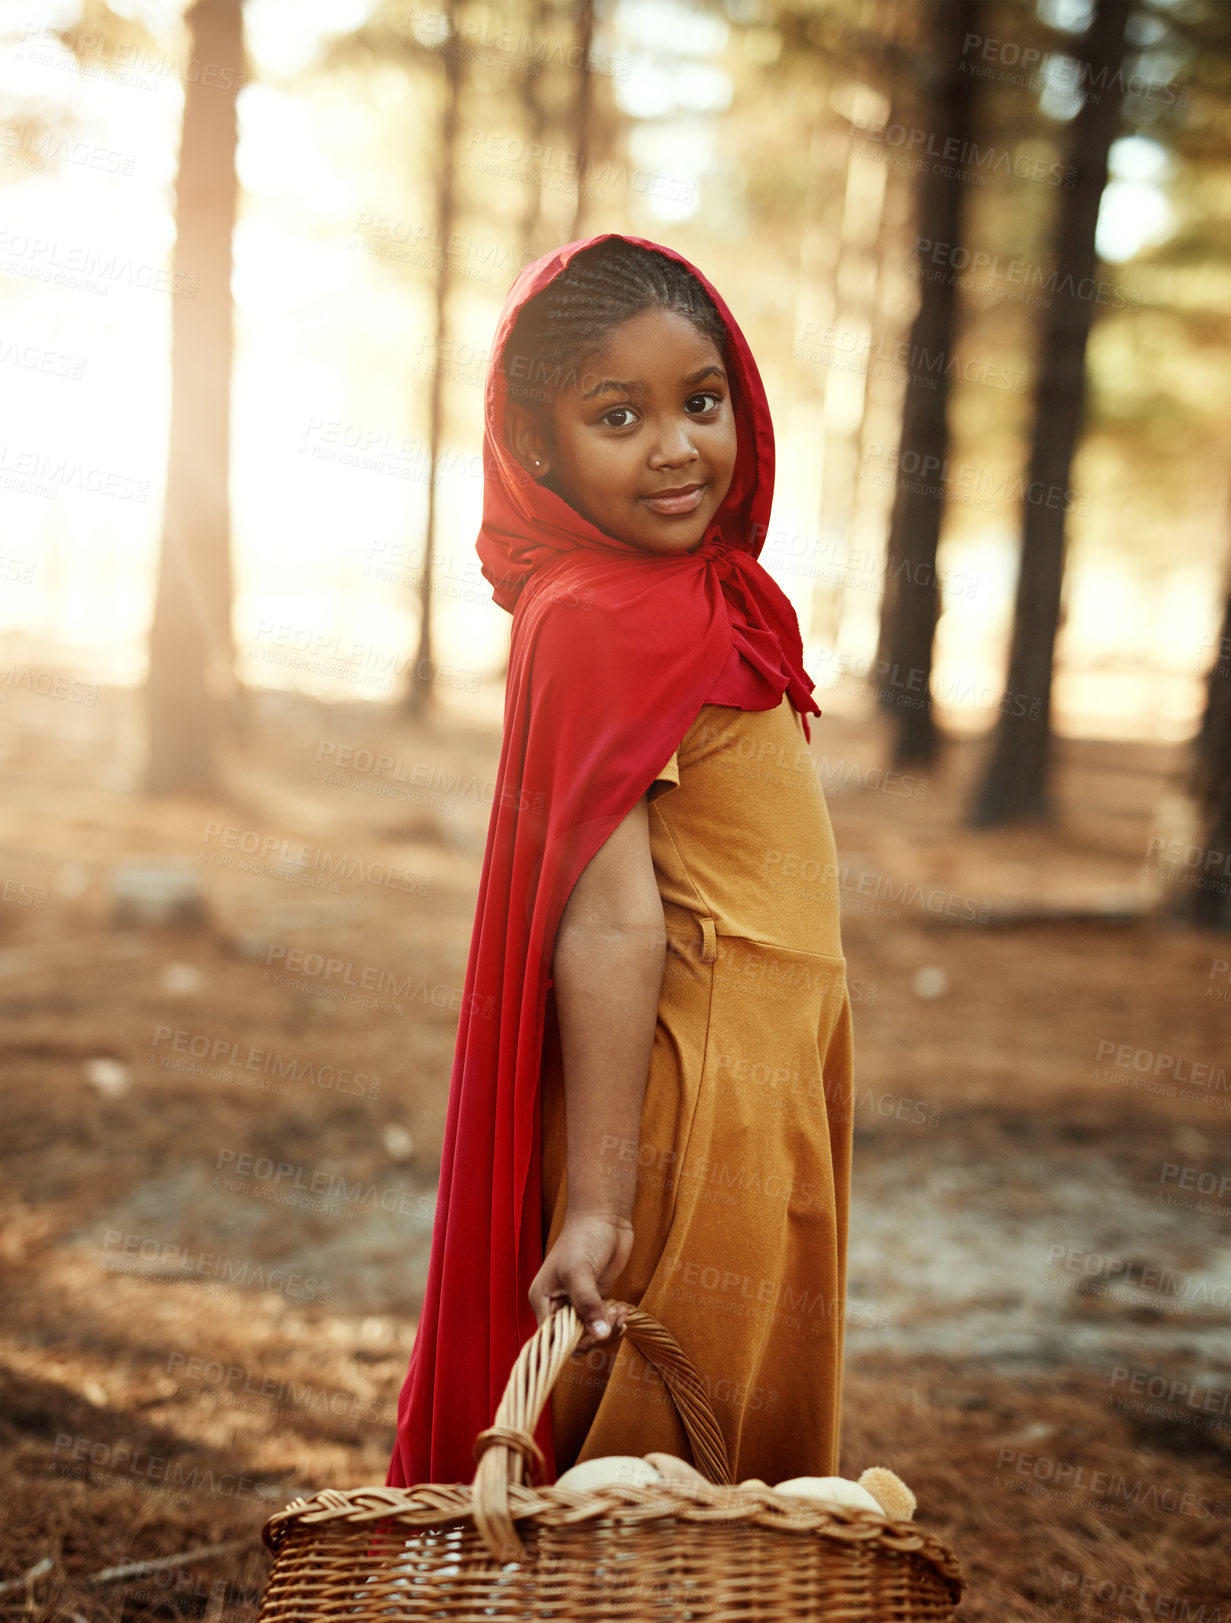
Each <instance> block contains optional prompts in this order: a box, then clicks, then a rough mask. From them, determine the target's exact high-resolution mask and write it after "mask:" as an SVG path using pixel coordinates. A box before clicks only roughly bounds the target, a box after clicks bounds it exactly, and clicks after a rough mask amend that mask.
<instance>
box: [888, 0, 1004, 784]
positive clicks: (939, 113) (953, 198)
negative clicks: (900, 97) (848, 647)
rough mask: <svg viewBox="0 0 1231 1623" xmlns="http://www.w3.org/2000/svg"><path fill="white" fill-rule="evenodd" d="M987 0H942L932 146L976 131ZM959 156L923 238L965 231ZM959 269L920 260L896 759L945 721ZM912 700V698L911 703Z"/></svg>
mask: <svg viewBox="0 0 1231 1623" xmlns="http://www.w3.org/2000/svg"><path fill="white" fill-rule="evenodd" d="M979 11H980V0H935V3H934V7H933V11H932V21H931V31H930V32H931V38H930V43H929V47H928V64H929V91H930V93H929V95H928V98H927V105H926V108H925V111H924V113H923V117H922V120H921V122H922V123H923V124H924V125H925V127H926V129H927V132H928V136H929V141H928V143H927V147H928V151H929V152H936V153H943V152H944V151H945V150H946V146H945V143H946V142H949V141H952V142H954V143H957V144H956V145H955V146H952V147H949V148H948V150H949V151H957V152H958V153H961V152H963V151H964V150H965V148H966V143H967V142H968V141H969V140H970V133H971V115H972V109H973V102H974V95H975V89H974V87H975V83H976V81H975V79H974V77H973V76H972V75H971V74H969V73H963V72H962V71H961V69H962V43H963V41H964V40H965V38H966V36H967V35H968V34H971V33H977V32H978V27H979ZM960 167H961V166H960V163H958V164H951V163H945V162H941V161H938V162H929V163H928V165H927V167H926V168H925V169H924V172H923V175H922V178H921V179H920V182H919V207H918V226H917V230H916V237H917V239H919V240H922V241H927V242H929V243H952V244H957V243H960V242H961V240H962V199H963V181H962V179H961V176H960V174H958V175H953V174H951V173H949V171H950V170H952V169H955V168H957V169H959V170H960ZM956 309H957V287H956V282H955V279H954V277H953V276H951V275H944V276H939V277H935V278H929V277H928V276H926V275H924V274H923V265H922V263H921V264H920V276H919V308H918V311H917V312H916V315H915V319H914V322H913V324H912V326H911V330H910V354H909V359H908V361H907V383H906V397H905V401H904V404H903V408H902V432H901V435H900V438H899V443H898V472H897V483H896V489H895V491H894V499H893V513H892V516H891V518H890V521H889V541H888V545H887V548H886V554H885V593H884V599H883V604H882V609H881V638H880V647H879V649H878V651H877V661H876V669H875V674H876V680H877V683H878V687H879V692H880V703H881V705H882V707H883V708H884V709H885V710H887V711H888V712H889V713H890V714H892V715H893V717H894V719H895V728H894V745H893V764H894V765H895V766H896V767H901V766H905V765H907V764H909V763H912V762H916V761H924V762H926V761H931V760H932V759H933V758H934V757H935V754H936V749H937V736H936V724H935V721H934V720H933V717H932V700H931V694H930V693H929V686H930V681H931V673H932V643H933V641H934V639H935V634H936V621H937V618H938V614H939V605H938V593H937V589H936V549H937V546H938V545H939V541H940V523H941V515H942V511H943V505H944V504H943V500H942V498H941V497H940V496H937V495H933V494H931V492H932V490H933V489H935V488H939V487H941V486H943V483H944V466H945V459H946V456H947V454H948V446H949V432H948V405H949V371H948V358H949V354H950V352H951V350H952V348H953V340H954V332H955V327H956ZM903 701H907V702H903Z"/></svg>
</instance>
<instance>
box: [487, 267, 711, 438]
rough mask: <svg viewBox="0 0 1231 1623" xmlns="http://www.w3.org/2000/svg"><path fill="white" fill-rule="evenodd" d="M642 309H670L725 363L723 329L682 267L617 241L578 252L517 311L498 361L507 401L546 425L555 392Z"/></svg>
mask: <svg viewBox="0 0 1231 1623" xmlns="http://www.w3.org/2000/svg"><path fill="white" fill-rule="evenodd" d="M643 310H673V311H676V312H678V313H679V314H680V315H682V316H686V317H687V318H688V320H689V321H691V322H692V324H693V326H694V327H695V328H696V329H697V331H698V332H699V333H700V334H701V335H702V336H703V337H705V338H709V339H711V340H712V341H713V344H714V346H715V348H716V349H717V350H718V353H719V355H720V356H722V358H723V359H724V360H725V359H726V349H727V330H726V327H725V325H724V324H723V320H722V317H721V316H720V315H719V314H718V310H717V307H716V306H715V304H714V301H713V300H712V299H711V298H710V296H709V294H708V293H707V292H706V290H705V289H704V288H703V287H702V286H701V283H700V282H699V281H698V280H697V279H696V277H695V276H694V275H693V274H692V272H691V271H690V270H689V269H688V267H687V266H686V265H682V264H681V263H680V261H679V260H678V259H669V258H668V257H667V255H666V254H660V253H656V252H655V251H654V250H653V249H652V248H643V247H641V246H640V245H639V244H638V243H635V242H628V241H627V240H625V239H624V238H622V237H605V238H604V239H603V240H602V241H601V242H596V243H594V244H592V245H591V246H590V247H589V248H582V249H580V250H579V251H578V252H577V253H576V254H574V256H573V258H572V259H571V260H570V261H569V263H568V264H567V265H566V266H565V268H564V270H563V271H561V273H560V275H559V276H557V277H556V278H555V280H554V281H552V282H549V283H548V285H547V286H546V287H545V288H543V290H542V291H541V292H540V293H536V294H535V296H534V297H533V298H532V299H530V300H529V301H528V303H526V304H525V305H523V306H522V309H521V311H520V312H519V314H518V317H517V320H516V321H515V322H514V324H513V330H512V332H511V333H510V334H509V338H508V342H507V343H506V344H505V347H504V351H503V354H502V356H501V369H502V371H503V372H504V377H505V384H506V387H507V391H508V396H509V399H510V400H516V401H519V402H520V403H521V404H522V405H523V406H524V407H525V408H526V409H527V410H528V411H529V412H530V413H531V414H532V415H533V416H534V417H535V418H537V419H538V420H539V421H540V423H543V424H544V425H545V423H546V420H547V418H548V417H549V415H550V409H551V403H552V401H553V400H554V399H555V397H556V395H557V394H558V393H559V392H560V391H561V390H562V389H565V388H568V387H569V386H570V385H571V384H573V383H576V382H577V381H578V380H579V379H580V376H581V372H582V369H583V367H584V365H585V363H586V361H587V360H589V359H590V358H591V357H592V356H593V355H595V354H597V353H598V351H599V350H601V349H602V347H603V345H604V344H605V342H606V340H607V338H608V335H609V334H610V333H611V332H612V330H613V329H614V328H616V327H618V326H619V325H620V324H621V323H622V322H625V321H629V320H631V318H632V317H633V316H637V315H640V314H641V312H642V311H643Z"/></svg>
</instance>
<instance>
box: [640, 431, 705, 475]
mask: <svg viewBox="0 0 1231 1623" xmlns="http://www.w3.org/2000/svg"><path fill="white" fill-rule="evenodd" d="M696 456H697V448H696V446H695V445H694V444H693V443H692V438H691V436H690V435H689V433H688V427H687V424H685V423H677V424H674V425H673V426H671V427H667V428H663V429H662V430H661V431H660V432H659V434H658V436H657V438H656V439H655V441H654V447H653V449H652V450H651V452H650V458H649V460H650V466H651V467H652V468H664V467H666V468H674V467H678V466H680V465H681V464H682V463H685V462H694V461H695V460H696Z"/></svg>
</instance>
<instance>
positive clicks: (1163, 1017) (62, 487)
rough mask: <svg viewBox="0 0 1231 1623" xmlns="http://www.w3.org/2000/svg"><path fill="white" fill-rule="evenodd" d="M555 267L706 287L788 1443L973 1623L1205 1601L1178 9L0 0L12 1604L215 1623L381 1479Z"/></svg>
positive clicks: (1223, 791) (1213, 434)
mask: <svg viewBox="0 0 1231 1623" xmlns="http://www.w3.org/2000/svg"><path fill="white" fill-rule="evenodd" d="M605 230H611V231H623V232H628V233H631V234H633V235H637V236H641V237H646V238H649V239H651V240H657V241H662V242H665V243H668V244H670V245H671V246H672V247H674V248H676V249H678V250H679V251H681V252H682V253H684V254H685V255H686V256H688V257H689V258H690V259H691V260H693V261H694V262H695V263H696V264H697V265H699V266H700V267H701V268H702V269H703V270H704V271H705V273H706V274H707V276H709V278H710V280H711V281H712V282H714V283H715V285H716V286H718V288H719V289H720V291H721V292H722V293H723V296H724V298H725V299H726V301H727V303H728V304H729V305H730V307H731V308H732V310H733V312H734V313H735V315H736V318H737V319H738V320H739V322H740V324H741V326H742V327H743V330H744V332H745V333H746V335H747V336H748V339H749V342H750V344H751V347H752V350H753V353H754V354H755V356H756V357H757V361H758V364H759V366H760V368H761V371H762V374H763V376H764V378H765V381H766V387H767V390H768V393H769V398H770V403H771V407H772V410H773V413H774V421H775V428H776V434H777V444H778V473H777V483H776V493H775V506H774V517H773V523H772V525H771V530H770V534H769V535H768V536H767V537H766V541H765V546H764V550H763V552H762V561H763V562H764V563H765V564H766V567H767V568H769V569H770V571H771V572H772V573H773V574H774V575H775V577H776V578H777V579H778V580H779V582H780V583H781V585H782V586H783V588H784V590H785V591H786V592H787V593H788V594H789V595H790V597H791V599H792V601H793V603H794V604H795V606H796V609H797V611H798V614H799V618H800V624H801V628H802V630H803V634H804V639H805V652H806V661H805V662H806V664H807V667H808V669H809V671H810V673H811V674H812V675H813V676H814V678H815V679H816V683H817V695H818V700H819V702H820V704H821V705H822V707H823V710H824V716H823V718H822V720H821V722H820V723H819V724H818V726H817V728H816V729H815V730H814V744H813V750H814V755H815V756H816V760H817V767H818V771H819V772H820V773H821V776H822V779H823V781H824V783H825V785H826V790H827V794H828V795H829V797H830V804H831V808H832V811H833V817H834V822H835V827H836V829H837V834H838V842H839V849H840V851H841V852H842V855H843V863H844V867H843V875H842V880H841V885H842V894H843V908H844V924H843V931H844V940H845V941H846V943H847V951H848V958H849V961H850V967H851V974H852V985H853V987H854V988H855V989H856V990H855V996H856V1003H857V1007H856V1016H857V1021H858V1026H857V1043H858V1063H859V1076H860V1089H861V1094H860V1103H859V1116H858V1125H857V1132H856V1150H857V1157H858V1160H857V1168H856V1189H855V1196H854V1198H855V1210H854V1215H853V1228H852V1242H851V1243H852V1258H851V1263H852V1269H851V1291H852V1303H851V1308H850V1312H849V1315H848V1382H847V1385H848V1393H849V1396H848V1405H847V1435H846V1437H845V1439H844V1456H843V1469H844V1471H845V1472H846V1473H847V1474H848V1475H852V1476H854V1475H858V1473H859V1471H860V1470H861V1469H862V1468H863V1467H864V1466H865V1465H867V1464H869V1463H876V1462H879V1463H887V1464H890V1465H892V1466H893V1468H894V1469H896V1470H898V1471H899V1473H900V1474H901V1475H903V1476H904V1477H905V1478H906V1479H907V1480H908V1481H909V1482H911V1484H912V1486H914V1487H915V1489H916V1491H917V1492H918V1493H919V1497H920V1518H921V1520H926V1521H927V1523H928V1525H929V1526H930V1527H933V1528H934V1529H935V1530H937V1531H938V1532H940V1533H941V1534H942V1536H945V1537H946V1538H948V1539H950V1540H951V1541H952V1542H953V1543H954V1544H955V1546H956V1547H957V1549H958V1551H959V1554H961V1555H962V1557H963V1559H964V1560H965V1562H966V1564H967V1567H968V1571H969V1574H970V1578H971V1588H970V1592H969V1594H968V1596H967V1599H966V1601H965V1602H964V1604H963V1607H962V1610H961V1612H960V1614H959V1615H960V1616H962V1617H963V1618H972V1619H973V1618H997V1619H1017V1618H1023V1619H1026V1618H1030V1619H1032V1618H1036V1617H1051V1616H1058V1615H1061V1614H1067V1615H1077V1616H1083V1617H1092V1618H1099V1619H1118V1618H1121V1617H1131V1618H1139V1617H1144V1616H1184V1617H1186V1618H1191V1619H1200V1623H1218V1620H1220V1619H1225V1618H1227V1617H1228V1616H1231V1611H1228V1610H1227V1596H1228V1594H1229V1593H1231V1566H1229V1563H1228V1557H1227V1554H1226V1539H1225V1531H1226V1521H1225V1512H1226V1495H1227V1485H1228V1480H1229V1477H1228V1457H1229V1455H1231V1402H1229V1389H1231V1356H1229V1355H1228V1345H1229V1342H1228V1337H1227V1330H1228V1327H1229V1321H1228V1312H1227V1309H1228V1306H1229V1305H1231V1263H1229V1261H1228V1250H1227V1246H1226V1243H1225V1236H1226V1221H1227V1217H1228V1215H1229V1214H1231V1141H1229V1135H1228V1131H1227V1129H1228V1114H1227V1113H1228V1110H1231V1083H1229V1081H1228V1073H1227V1069H1226V1067H1227V1064H1228V1061H1227V1055H1228V1052H1231V1044H1228V1042H1227V1031H1228V1013H1229V1012H1231V1011H1229V1010H1228V1004H1229V1003H1231V573H1229V559H1231V522H1229V520H1231V502H1229V500H1228V497H1229V495H1231V255H1229V253H1228V249H1229V247H1231V13H1229V12H1228V9H1227V7H1226V6H1225V4H1222V3H1220V0H800V3H798V4H796V3H776V0H696V3H692V4H689V3H685V0H567V3H556V0H507V3H504V4H484V3H481V0H442V3H441V4H440V5H439V7H435V6H428V5H422V6H419V5H409V4H406V3H404V0H194V3H192V4H190V5H187V6H185V5H184V4H183V3H182V0H123V3H119V0H116V3H113V4H110V5H107V4H103V3H101V0H84V3H81V0H45V3H43V4H36V3H33V0H14V3H11V4H9V5H7V6H5V7H4V8H3V11H2V12H0V284H2V292H3V299H4V311H3V317H2V319H0V378H2V379H3V388H2V389H0V421H2V423H3V441H2V445H3V448H2V452H0V491H2V492H3V509H4V513H5V523H4V528H3V540H2V542H0V547H2V550H0V631H2V633H3V638H4V649H3V653H2V654H0V759H2V760H3V763H4V790H3V795H2V796H0V894H2V900H3V902H4V904H5V905H4V906H3V907H0V1011H2V1012H3V1016H4V1029H3V1034H2V1035H0V1060H2V1061H3V1068H4V1075H5V1132H4V1154H5V1162H6V1170H7V1173H8V1177H7V1183H8V1192H7V1194H6V1196H5V1197H4V1199H5V1217H6V1222H5V1229H4V1236H5V1243H4V1246H3V1264H4V1267H5V1270H6V1281H7V1296H8V1302H9V1312H8V1314H7V1328H6V1329H5V1330H4V1331H3V1332H0V1360H2V1362H3V1367H4V1369H5V1373H6V1388H7V1397H6V1405H5V1415H4V1418H3V1422H2V1424H3V1431H2V1432H0V1451H2V1452H3V1457H4V1461H5V1470H6V1474H7V1476H8V1479H9V1483H10V1503H11V1505H12V1507H13V1514H11V1515H10V1517H9V1518H7V1519H6V1523H5V1529H4V1534H3V1538H2V1540H0V1616H9V1615H12V1616H13V1617H17V1616H21V1617H23V1618H37V1619H55V1618H69V1619H75V1618H81V1617H86V1618H89V1619H93V1618H94V1617H98V1618H116V1619H119V1618H138V1617H140V1618H146V1617H173V1616H207V1617H223V1616H226V1617H250V1616H255V1612H256V1607H257V1603H258V1600H259V1595H260V1587H261V1584H262V1582H263V1577H264V1572H265V1570H266V1565H267V1558H266V1557H265V1556H264V1553H263V1551H262V1550H261V1548H260V1545H259V1542H258V1541H257V1536H256V1535H257V1530H258V1529H259V1527H260V1524H261V1522H262V1520H263V1519H264V1517H265V1516H266V1515H268V1514H269V1513H270V1512H271V1511H272V1510H273V1509H275V1508H277V1506H278V1505H279V1504H281V1503H284V1502H285V1501H286V1500H287V1499H289V1498H291V1497H293V1496H294V1495H295V1494H297V1493H299V1492H311V1491H314V1489H315V1488H317V1487H319V1486H326V1485H329V1486H350V1485H354V1484H358V1483H360V1482H375V1481H383V1478H384V1472H385V1466H386V1463H387V1459H388V1453H389V1448H390V1446H391V1441H392V1429H393V1418H394V1404H395V1401H396V1396H397V1392H398V1389H399V1387H400V1384H401V1380H402V1376H403V1375H404V1373H405V1367H406V1360H407V1357H408V1354H409V1349H410V1345H411V1342H412V1339H413V1330H414V1322H415V1314H416V1311H417V1307H418V1302H419V1300H420V1297H421V1292H422V1283H423V1274H424V1268H425V1265H426V1256H427V1247H428V1243H429V1239H430V1229H431V1212H432V1202H433V1192H434V1187H435V1179H436V1173H437V1169H438V1165H439V1150H440V1142H441V1134H442V1131H443V1123H444V1110H445V1103H446V1100H447V1089H448V1077H449V1063H450V1059H451V1054H452V1043H453V1034H454V1028H455V1024H456V1011H457V1008H458V1006H459V999H460V996H461V992H462V983H463V977H464V973H465V961H466V949H467V945H468V940H469V930H470V923H471V918H472V914H473V907H474V896H475V886H476V883H477V877H478V870H479V864H480V861H481V855H482V849H483V840H484V835H485V830H486V822H487V816H488V812H489V808H490V798H491V784H492V778H493V775H494V769H495V762H496V758H497V755H498V750H499V735H500V716H501V705H502V697H503V672H504V666H505V660H506V655H507V647H508V632H509V621H508V616H507V615H506V614H504V612H503V611H501V610H499V609H497V608H496V607H495V606H494V605H493V604H492V602H491V600H490V595H489V590H488V588H487V586H486V583H485V582H484V581H483V579H482V577H481V575H480V574H479V570H478V560H477V558H476V556H475V554H474V551H473V541H474V536H475V533H476V531H477V528H478V521H479V512H480V505H481V500H482V478H481V461H480V447H481V440H482V385H483V378H484V372H485V367H486V362H487V357H488V351H489V345H490V340H491V335H492V333H493V330H494V327H495V322H496V318H497V314H498V311H499V308H500V305H501V303H502V301H503V298H504V296H505V293H506V292H507V289H508V287H509V285H510V283H511V282H512V280H513V278H514V276H515V275H516V273H517V271H518V270H519V269H520V267H521V266H522V265H524V264H526V263H528V262H529V261H530V260H532V259H534V258H536V257H538V256H539V255H540V254H542V253H544V252H545V251H547V250H548V249H550V248H552V247H554V246H556V245H557V244H559V243H561V242H565V241H569V240H572V239H574V238H577V237H580V236H587V235H589V234H591V233H594V232H599V231H605ZM104 1274H106V1276H107V1277H106V1278H105V1279H104V1277H103V1275H104ZM1220 1607H1221V1608H1222V1610H1219V1608H1220ZM1180 1608H1183V1610H1181V1609H1180Z"/></svg>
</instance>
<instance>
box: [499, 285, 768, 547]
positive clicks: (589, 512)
mask: <svg viewBox="0 0 1231 1623" xmlns="http://www.w3.org/2000/svg"><path fill="white" fill-rule="evenodd" d="M510 425H511V426H510V448H511V449H512V451H513V452H514V454H515V455H516V456H517V458H518V460H519V461H520V462H521V463H522V465H523V467H525V468H527V469H528V470H529V472H530V473H531V475H532V476H533V477H534V478H535V479H538V480H539V481H540V482H542V483H543V484H546V485H547V487H548V488H549V489H551V490H554V491H555V492H556V494H557V495H558V496H561V497H563V499H564V500H565V501H566V502H568V504H569V505H570V506H571V507H573V508H575V509H576V510H577V512H579V513H580V514H581V515H582V517H583V518H585V519H588V520H589V521H590V523H591V524H593V525H594V526H595V528H596V529H599V530H602V531H603V533H604V534H605V535H611V536H614V537H615V538H616V540H618V541H626V542H628V543H629V544H630V545H632V546H637V547H641V548H643V549H644V550H645V551H647V552H691V551H692V550H693V549H694V548H695V547H698V546H700V544H701V540H702V538H703V536H704V535H705V531H706V527H707V525H708V524H709V522H710V520H711V519H712V518H713V517H714V514H715V513H716V512H717V511H718V509H719V507H720V506H721V505H722V502H723V500H724V498H725V497H726V494H727V491H728V490H729V489H730V488H731V478H732V475H733V473H734V471H735V449H736V435H735V414H734V411H733V409H732V405H731V391H730V388H729V385H728V382H727V374H726V370H725V368H724V367H723V364H722V358H721V356H720V355H719V353H718V350H717V349H716V347H715V345H714V343H713V341H712V340H711V339H709V338H706V337H704V336H703V335H702V334H701V333H700V332H698V330H697V328H696V327H694V326H693V324H692V322H691V321H689V319H688V318H687V316H684V315H681V314H680V313H679V312H678V311H675V310H643V311H642V312H641V313H640V314H639V315H636V316H632V317H630V318H629V320H627V321H624V322H621V323H620V325H619V326H618V327H616V328H615V329H614V330H613V331H612V332H611V334H610V335H609V337H608V339H607V341H606V343H605V344H604V346H603V348H602V349H601V350H600V351H598V352H597V354H596V355H595V356H594V357H593V358H592V359H591V360H589V361H588V362H587V363H586V365H585V367H584V369H583V370H582V371H581V372H580V374H579V376H578V377H577V378H576V380H575V381H574V382H573V384H572V385H571V386H570V387H568V388H567V389H563V390H561V392H560V393H559V394H558V395H557V396H556V398H555V401H554V402H553V405H552V413H551V443H548V440H547V438H546V437H545V436H544V435H543V434H542V433H541V432H540V430H539V428H538V427H537V426H536V424H535V423H534V422H533V421H532V419H531V418H529V417H528V416H527V415H526V414H525V413H523V412H521V411H520V410H518V409H517V408H515V407H514V408H512V409H511V412H510Z"/></svg>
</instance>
